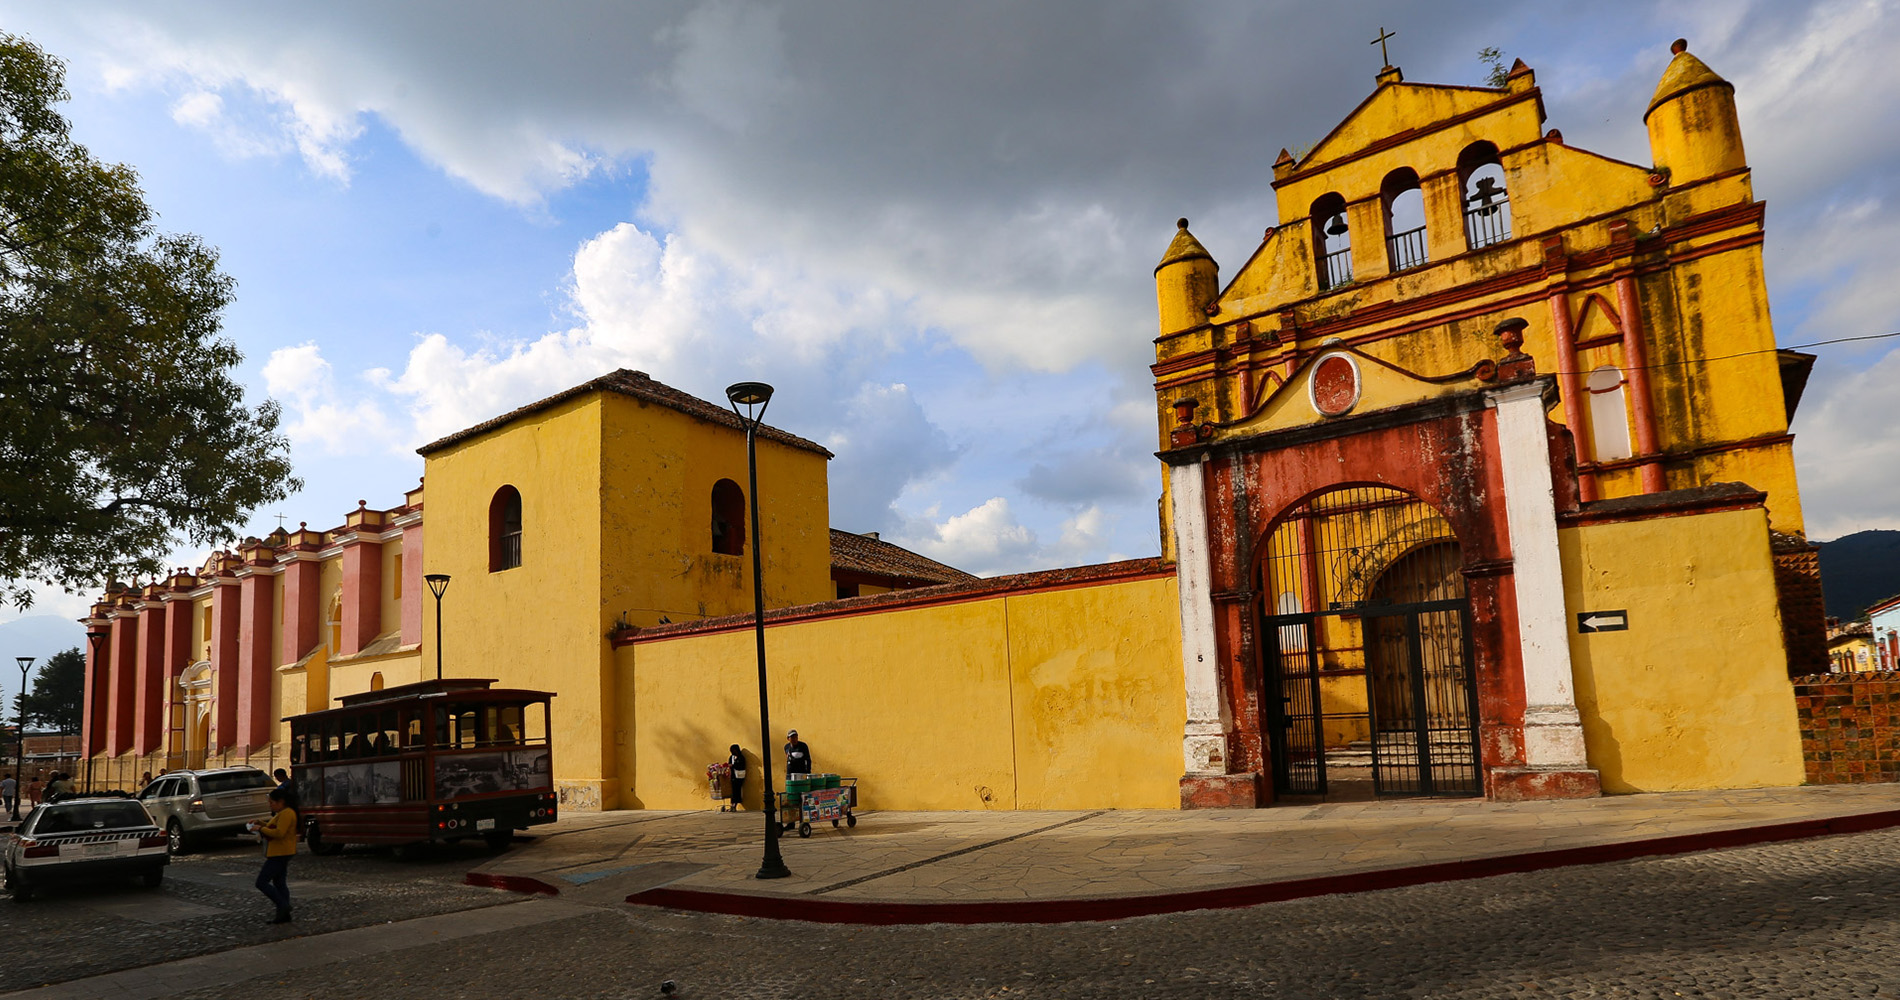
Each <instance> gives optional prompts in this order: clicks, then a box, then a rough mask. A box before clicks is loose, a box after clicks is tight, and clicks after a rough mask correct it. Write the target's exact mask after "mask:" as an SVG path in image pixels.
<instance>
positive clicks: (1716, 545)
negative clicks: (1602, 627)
mask: <svg viewBox="0 0 1900 1000" xmlns="http://www.w3.org/2000/svg"><path fill="white" fill-rule="evenodd" d="M1767 528H1768V525H1767V519H1766V517H1765V515H1764V513H1763V512H1762V511H1761V510H1759V509H1746V510H1736V511H1723V512H1718V513H1710V514H1701V515H1694V516H1684V517H1667V518H1654V519H1650V520H1643V521H1628V522H1619V523H1612V524H1598V525H1588V526H1583V527H1575V528H1565V529H1563V530H1561V531H1559V532H1558V543H1559V546H1560V548H1561V550H1562V557H1563V566H1564V589H1565V594H1564V596H1565V601H1566V603H1567V604H1568V606H1569V607H1571V608H1573V609H1581V610H1619V609H1626V610H1627V611H1628V612H1629V629H1628V631H1623V632H1599V633H1594V634H1590V635H1579V634H1575V633H1574V631H1573V634H1572V635H1571V636H1570V655H1571V662H1572V669H1573V672H1574V675H1575V677H1576V693H1577V709H1578V712H1579V713H1580V714H1581V715H1582V717H1583V732H1584V739H1585V742H1586V744H1587V746H1588V749H1589V757H1590V766H1591V767H1594V768H1596V769H1597V770H1598V772H1599V773H1600V774H1601V776H1602V780H1603V788H1604V790H1605V791H1608V792H1661V791H1672V790H1677V789H1689V788H1752V787H1762V786H1772V785H1798V784H1801V782H1802V780H1803V769H1802V762H1801V738H1800V733H1799V730H1798V729H1797V727H1796V720H1795V709H1794V691H1793V688H1792V686H1791V685H1790V684H1789V682H1788V675H1787V664H1788V660H1787V655H1786V653H1785V652H1784V650H1783V647H1782V640H1781V624H1780V622H1779V620H1778V619H1777V618H1776V617H1775V616H1774V615H1772V614H1764V613H1763V612H1764V611H1765V610H1767V609H1772V608H1774V607H1775V581H1774V564H1773V560H1772V557H1771V555H1770V552H1769V547H1768V531H1767Z"/></svg>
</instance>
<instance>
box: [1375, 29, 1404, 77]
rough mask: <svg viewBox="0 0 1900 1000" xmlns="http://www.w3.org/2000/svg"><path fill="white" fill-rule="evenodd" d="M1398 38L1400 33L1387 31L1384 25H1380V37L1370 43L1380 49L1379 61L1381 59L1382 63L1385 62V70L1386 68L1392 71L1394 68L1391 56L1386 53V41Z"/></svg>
mask: <svg viewBox="0 0 1900 1000" xmlns="http://www.w3.org/2000/svg"><path fill="white" fill-rule="evenodd" d="M1397 36H1398V32H1396V31H1387V30H1385V26H1384V25H1380V26H1379V37H1377V38H1375V39H1373V40H1372V41H1371V42H1370V44H1372V45H1377V46H1378V47H1379V59H1380V61H1381V62H1383V63H1385V68H1386V69H1391V68H1392V57H1391V56H1390V55H1388V54H1387V53H1386V51H1385V40H1386V39H1388V38H1395V37H1397Z"/></svg>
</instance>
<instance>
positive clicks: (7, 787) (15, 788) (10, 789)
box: [0, 774, 20, 815]
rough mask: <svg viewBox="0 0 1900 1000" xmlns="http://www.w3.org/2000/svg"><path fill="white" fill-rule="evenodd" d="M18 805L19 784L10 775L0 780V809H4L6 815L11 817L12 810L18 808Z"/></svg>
mask: <svg viewBox="0 0 1900 1000" xmlns="http://www.w3.org/2000/svg"><path fill="white" fill-rule="evenodd" d="M19 804H20V783H19V782H17V781H15V780H13V775H11V774H9V775H7V776H6V777H4V778H0V809H4V810H6V811H7V814H8V815H12V813H13V810H14V809H15V808H16V807H17V806H19Z"/></svg>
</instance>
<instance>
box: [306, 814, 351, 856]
mask: <svg viewBox="0 0 1900 1000" xmlns="http://www.w3.org/2000/svg"><path fill="white" fill-rule="evenodd" d="M303 841H304V843H306V844H309V845H310V853H312V854H342V853H343V845H342V844H332V843H330V842H329V841H327V840H325V839H323V827H321V826H318V825H317V824H316V822H315V821H314V820H313V821H312V822H311V823H310V825H309V826H307V827H305V828H304V831H303Z"/></svg>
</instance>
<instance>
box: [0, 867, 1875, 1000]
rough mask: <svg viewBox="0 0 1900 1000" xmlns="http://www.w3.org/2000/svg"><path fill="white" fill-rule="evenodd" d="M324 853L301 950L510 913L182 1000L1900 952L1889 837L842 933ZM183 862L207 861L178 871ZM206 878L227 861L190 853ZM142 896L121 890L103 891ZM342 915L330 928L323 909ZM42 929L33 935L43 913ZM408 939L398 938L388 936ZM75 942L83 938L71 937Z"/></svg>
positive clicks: (1783, 988) (59, 947)
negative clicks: (496, 884) (485, 926)
mask: <svg viewBox="0 0 1900 1000" xmlns="http://www.w3.org/2000/svg"><path fill="white" fill-rule="evenodd" d="M248 857H249V856H248V854H247V855H245V858H246V859H248ZM207 860H209V859H207ZM330 860H334V859H325V861H326V862H327V861H330ZM342 860H343V861H345V862H347V864H348V871H347V874H346V872H345V869H344V868H343V867H341V866H340V867H339V868H338V870H337V875H338V876H339V878H340V879H341V880H342V881H354V882H356V883H357V884H358V886H359V887H360V888H358V889H350V890H344V891H339V892H338V893H337V894H336V895H332V896H329V897H327V898H324V899H313V900H311V901H310V902H309V904H308V907H309V910H310V911H311V917H310V918H309V919H300V921H299V923H298V924H297V925H295V926H296V933H298V934H316V935H318V936H316V937H312V938H307V939H305V944H306V945H307V947H310V948H314V949H318V950H320V949H322V948H323V947H324V946H325V941H326V936H325V935H323V934H322V932H324V931H326V930H331V929H334V928H336V927H340V926H347V925H349V924H351V923H356V924H361V923H364V922H368V921H377V920H390V919H394V920H397V921H401V920H402V919H403V918H402V917H401V916H392V915H391V914H395V913H398V912H407V913H415V912H417V911H423V910H435V911H438V912H439V911H446V910H454V909H461V908H468V907H479V906H488V905H490V904H494V903H497V902H500V903H504V904H506V905H505V906H503V907H500V908H493V907H491V908H490V909H489V910H486V911H484V912H485V913H488V914H493V915H495V916H496V917H497V918H502V917H505V916H509V915H518V916H516V917H513V919H516V920H517V921H518V924H519V925H518V926H512V927H509V928H508V929H506V930H502V931H497V932H493V933H487V934H476V935H472V936H465V937H461V938H459V939H455V940H447V941H433V940H432V935H433V934H435V933H437V932H434V931H429V932H423V933H413V934H412V932H411V930H410V928H411V927H415V926H417V925H420V924H424V923H427V922H426V921H415V922H412V923H411V924H409V925H405V924H403V923H401V922H398V923H395V924H392V925H390V926H389V927H388V928H387V931H386V934H385V937H387V938H388V940H387V941H386V942H385V943H384V947H386V948H389V949H393V950H384V951H381V952H380V953H378V954H374V955H369V956H366V957H361V958H356V959H353V960H349V959H343V960H335V961H326V962H325V963H324V964H317V965H306V966H305V967H302V968H297V969H294V970H287V971H285V972H282V973H281V974H275V975H273V974H271V972H270V970H269V967H268V966H265V967H260V968H258V969H257V973H258V976H257V978H254V979H250V980H248V981H237V980H236V978H235V977H232V978H230V979H227V981H225V982H222V983H219V984H217V985H207V986H206V987H204V988H202V989H197V990H193V991H189V992H186V993H183V994H180V995H183V996H189V997H192V998H195V1000H223V998H240V997H243V998H251V997H258V996H271V997H276V998H289V997H323V998H347V997H364V998H381V997H390V998H395V997H402V998H411V997H418V996H422V997H428V998H430V1000H447V998H458V997H469V998H474V997H483V998H493V997H574V998H594V997H600V998H608V997H616V998H617V997H659V996H661V993H660V984H661V983H662V981H664V980H668V979H670V980H674V981H675V982H676V983H677V984H678V991H677V993H676V994H675V995H676V996H679V997H682V998H687V1000H691V998H696V997H708V998H710V997H722V998H724V997H733V998H737V997H762V998H763V997H772V998H779V997H784V998H795V997H819V996H847V997H856V996H865V997H931V998H936V997H956V998H965V997H969V998H974V997H1027V998H1038V997H1103V998H1109V997H1113V998H1117V1000H1120V998H1128V997H1177V996H1178V997H1229V996H1232V997H1257V996H1270V997H1300V998H1306V997H1312V998H1372V997H1459V998H1465V997H1470V998H1477V997H1520V996H1531V997H1659V998H1670V997H1678V996H1685V997H1694V996H1711V997H1764V998H1781V997H1864V996H1888V995H1894V994H1896V993H1900V959H1897V958H1896V957H1895V955H1894V954H1893V947H1894V942H1895V941H1896V940H1900V937H1897V933H1900V832H1893V831H1886V832H1878V833H1869V834H1859V835H1854V836H1844V837H1829V838H1820V839H1815V840H1807V841H1799V842H1792V843H1786V844H1775V845H1768V846H1761V847H1751V848H1744V849H1737V850H1732V851H1723V852H1712V853H1704V854H1693V855H1684V856H1678V857H1669V858H1650V859H1644V860H1638V861H1630V862H1622V863H1617V864H1609V865H1597V866H1587V867H1577V868H1567V869H1560V870H1555V871H1549V872H1541V873H1535V874H1526V875H1510V876H1503V877H1498V878H1491V879H1482V880H1476V881H1468V882H1454V883H1446V884H1441V885H1433V886H1424V887H1418V888H1410V889H1400V890H1391V891H1386V892H1375V893H1364V894H1357V895H1341V896H1327V897H1318V898H1313V899H1306V900H1299V901H1294V902H1287V903H1275V904H1269V905H1264V906H1258V907H1253V908H1249V909H1245V910H1229V911H1212V912H1198V913H1190V914H1181V915H1176V916H1165V917H1144V918H1138V919H1132V920H1126V921H1120V922H1115V923H1102V924H1061V925H1047V926H1026V927H1025V926H989V927H982V926H978V927H946V926H921V927H897V928H864V927H839V926H824V925H815V924H802V923H788V922H774V921H761V920H746V919H742V918H735V917H721V916H708V915H701V914H685V913H674V912H668V911H661V910H653V909H644V908H642V909H635V908H631V907H625V906H602V907H581V906H576V905H574V904H572V903H568V902H559V901H550V900H543V899H530V900H525V901H518V900H520V897H513V896H505V895H498V894H495V893H492V892H490V891H483V890H459V891H458V890H457V889H456V887H453V886H450V885H446V884H444V876H445V875H446V874H447V872H448V871H450V870H459V869H457V866H456V865H455V864H450V863H447V862H445V861H443V860H440V859H438V860H436V861H434V862H430V863H426V864H421V865H416V864H410V863H397V862H394V861H392V860H390V859H388V858H387V857H381V856H376V855H364V856H362V857H361V858H346V859H342ZM195 864H204V862H185V863H181V865H180V868H181V869H182V868H186V867H189V866H191V865H195ZM206 867H207V868H213V867H218V868H222V867H231V868H233V869H234V870H235V869H236V868H238V867H241V866H238V865H236V864H235V863H233V864H230V865H228V866H221V865H219V864H218V863H217V862H215V861H212V862H211V863H209V864H206ZM310 867H311V868H314V867H315V866H310ZM306 870H309V869H308V868H307V869H306ZM174 883H175V884H177V885H178V886H180V887H186V886H188V887H191V888H188V889H185V890H184V891H185V892H186V893H187V894H189V895H190V896H191V899H192V901H197V900H199V899H209V898H220V899H221V898H222V897H209V896H205V895H202V894H201V890H200V883H199V882H198V881H195V880H193V879H191V878H184V879H178V878H174V879H172V880H170V881H169V882H168V888H167V890H165V892H166V893H168V894H169V893H172V892H173V891H175V890H174V889H173V888H171V886H172V885H173V884H174ZM305 884H307V885H312V886H315V885H316V882H315V881H314V880H311V881H307V882H306V883H305ZM325 884H330V883H329V881H328V879H326V880H325ZM139 891H140V890H137V889H130V890H126V892H127V893H128V895H127V897H126V898H132V894H136V893H138V892H139ZM245 891H249V889H248V886H247V887H246V889H245ZM61 905H62V906H66V904H61ZM96 908H97V907H96V905H91V904H85V905H81V904H77V903H75V904H72V905H71V906H70V910H74V911H77V910H85V911H86V912H94V911H95V910H96ZM346 908H347V909H348V910H349V911H351V913H352V918H344V917H339V916H337V915H335V914H334V913H332V914H330V915H327V916H326V915H322V914H323V912H324V911H334V910H341V909H346ZM536 908H541V911H540V915H539V916H535V915H534V913H535V911H536ZM14 909H15V911H16V912H14V913H10V914H8V916H7V918H6V928H5V929H6V931H7V932H8V933H9V935H16V934H26V935H29V936H30V937H31V938H32V939H34V940H35V942H36V943H35V945H34V946H33V947H31V948H29V949H27V951H28V953H29V954H31V955H33V956H34V959H33V961H34V962H36V963H43V964H41V965H39V966H37V967H41V968H52V967H55V966H56V967H59V968H63V969H68V970H72V969H76V968H77V967H78V966H79V965H81V964H85V963H103V964H94V965H92V966H91V967H90V969H89V970H88V971H90V972H99V971H104V970H105V968H107V967H111V966H112V965H117V966H120V967H123V966H126V965H133V964H137V963H138V962H139V961H141V960H143V961H151V960H153V959H154V958H176V957H178V956H179V955H180V954H182V952H181V951H179V950H176V949H179V948H180V947H181V946H183V942H184V941H187V940H188V941H191V942H194V943H193V944H191V945H189V947H194V948H197V949H199V950H204V949H216V948H220V947H233V946H238V945H243V944H249V943H253V942H255V941H261V940H268V939H270V938H271V937H273V936H275V934H276V932H275V929H272V928H267V927H264V926H263V925H262V924H261V923H260V922H259V921H260V916H259V914H258V913H257V912H255V908H246V907H241V906H240V907H234V908H233V912H232V913H231V914H230V915H228V916H220V917H215V918H214V917H211V916H206V917H204V918H202V919H201V920H200V921H197V922H192V921H186V922H184V923H181V924H178V925H176V926H175V927H172V926H169V925H167V926H162V927H161V929H159V930H153V929H152V926H151V925H145V924H135V923H133V922H131V921H129V920H124V919H123V918H112V919H113V920H117V921H118V922H116V923H114V922H112V921H111V920H93V921H92V922H90V923H88V922H87V921H86V920H84V919H81V918H79V917H77V916H76V915H75V914H74V913H71V912H69V911H68V909H64V908H63V909H60V910H54V909H53V907H51V906H48V907H45V908H44V909H42V908H41V904H38V903H36V904H33V905H32V906H30V907H17V908H14ZM23 914H24V915H23ZM49 915H50V916H51V917H53V918H54V922H53V923H51V924H48V923H46V922H44V921H45V918H47V917H48V916H49ZM449 919H451V920H464V919H472V918H471V917H453V918H449ZM135 928H136V929H135ZM405 934H411V935H412V936H413V937H414V938H415V939H414V940H413V941H407V942H404V941H402V940H398V939H399V938H401V937H402V936H403V935H405ZM92 935H98V936H100V937H101V938H102V939H101V940H99V941H96V942H91V943H87V942H86V941H85V940H84V939H85V938H87V937H89V936H92ZM168 935H188V936H187V937H172V936H168ZM327 937H331V938H334V937H337V936H336V935H328V936H327ZM204 938H209V939H210V940H203V939H204ZM15 939H16V940H17V939H18V938H15ZM41 942H43V943H45V944H46V945H48V946H50V948H51V950H52V951H53V952H54V953H55V954H57V956H58V959H57V961H54V960H53V958H52V957H50V956H47V955H45V954H44V953H43V950H42V948H41V947H40V943H41ZM69 955H70V956H71V957H70V958H69ZM339 958H340V956H339ZM109 959H113V960H116V961H109ZM262 960H263V959H260V961H262ZM10 981H11V982H15V983H18V982H19V981H20V979H19V978H18V977H16V978H13V979H11V980H10ZM87 985H88V984H86V983H78V982H76V983H73V984H72V986H73V987H84V986H87ZM67 995H74V996H80V995H101V996H112V995H118V994H116V993H113V992H107V991H99V992H95V993H93V994H85V993H72V994H67Z"/></svg>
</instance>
